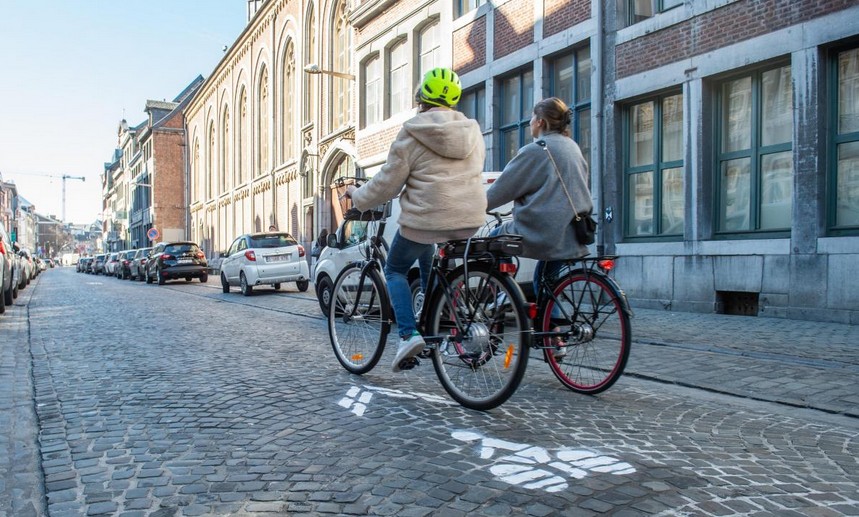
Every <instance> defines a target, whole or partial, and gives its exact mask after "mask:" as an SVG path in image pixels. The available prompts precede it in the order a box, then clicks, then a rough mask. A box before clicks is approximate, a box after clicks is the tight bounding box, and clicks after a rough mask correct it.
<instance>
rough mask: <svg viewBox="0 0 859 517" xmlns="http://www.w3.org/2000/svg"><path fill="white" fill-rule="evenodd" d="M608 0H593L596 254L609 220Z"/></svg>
mask: <svg viewBox="0 0 859 517" xmlns="http://www.w3.org/2000/svg"><path fill="white" fill-rule="evenodd" d="M606 3H607V2H601V1H600V0H593V1H592V2H591V10H592V12H595V13H596V26H597V33H596V36H595V37H594V39H593V46H592V47H591V63H594V57H596V62H595V63H594V64H595V65H596V73H595V74H594V78H593V80H592V81H591V91H593V92H596V95H592V96H591V98H592V99H593V102H594V104H595V105H593V108H594V109H593V110H592V113H593V117H594V119H595V120H594V122H595V123H596V131H593V130H592V131H591V138H592V139H593V141H592V143H591V149H592V150H595V152H591V179H592V181H593V189H592V190H591V197H593V194H594V193H597V196H596V199H594V200H593V204H594V212H595V213H596V215H597V220H598V221H600V223H601V224H600V225H599V227H600V231H598V232H597V255H602V254H603V253H604V251H605V236H606V220H605V217H603V215H604V214H602V215H601V212H602V211H603V206H602V204H603V202H604V200H605V192H603V180H602V176H603V174H604V173H605V171H603V170H602V168H603V162H604V160H603V153H604V152H605V149H604V148H605V146H604V144H603V142H605V116H604V114H603V109H604V107H605V92H604V91H603V77H604V74H605V73H606V70H605V56H604V55H603V48H604V42H605V13H604V9H605V7H604V4H606ZM593 171H597V173H596V174H593Z"/></svg>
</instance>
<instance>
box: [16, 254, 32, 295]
mask: <svg viewBox="0 0 859 517" xmlns="http://www.w3.org/2000/svg"><path fill="white" fill-rule="evenodd" d="M18 256H19V257H21V265H22V266H23V267H22V273H23V275H22V276H23V283H24V286H27V285H30V281H31V280H32V279H34V278H36V263H35V262H34V261H33V256H32V255H31V254H30V250H28V249H27V248H18Z"/></svg>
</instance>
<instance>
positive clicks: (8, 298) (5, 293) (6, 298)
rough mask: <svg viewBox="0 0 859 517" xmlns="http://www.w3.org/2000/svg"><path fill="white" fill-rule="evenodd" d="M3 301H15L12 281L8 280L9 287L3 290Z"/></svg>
mask: <svg viewBox="0 0 859 517" xmlns="http://www.w3.org/2000/svg"><path fill="white" fill-rule="evenodd" d="M3 301H4V302H6V305H12V304H13V303H15V297H14V296H12V282H9V289H6V290H5V291H3Z"/></svg>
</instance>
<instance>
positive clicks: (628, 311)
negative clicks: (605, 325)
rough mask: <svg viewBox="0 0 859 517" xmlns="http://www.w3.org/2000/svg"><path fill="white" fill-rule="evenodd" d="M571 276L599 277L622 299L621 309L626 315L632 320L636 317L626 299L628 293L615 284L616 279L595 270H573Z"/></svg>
mask: <svg viewBox="0 0 859 517" xmlns="http://www.w3.org/2000/svg"><path fill="white" fill-rule="evenodd" d="M569 274H570V275H573V274H581V275H582V276H597V277H599V278H600V280H602V281H603V282H605V283H606V284H608V286H609V287H610V288H611V289H613V290H614V292H616V293H617V295H618V298H620V306H621V309H623V312H625V313H626V315H627V316H629V317H630V318H633V317H635V313H634V312H632V307H630V305H629V300H627V299H626V293H625V292H623V289H621V288H620V285H618V283H617V282H615V280H614V278H612V277H610V276H608V275H606V274H605V273H603V272H602V271H597V270H594V269H589V270H585V269H584V268H576V269H573V270H572V271H570V272H569Z"/></svg>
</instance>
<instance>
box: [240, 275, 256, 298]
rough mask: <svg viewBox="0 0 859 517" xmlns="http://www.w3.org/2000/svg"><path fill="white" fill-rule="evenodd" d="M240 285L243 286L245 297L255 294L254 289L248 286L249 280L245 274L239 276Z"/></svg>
mask: <svg viewBox="0 0 859 517" xmlns="http://www.w3.org/2000/svg"><path fill="white" fill-rule="evenodd" d="M239 283H240V285H241V288H242V294H243V295H245V296H250V295H252V294H253V293H254V288H253V286H251V285H249V284H248V279H247V278H246V277H245V274H244V273H240V274H239Z"/></svg>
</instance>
